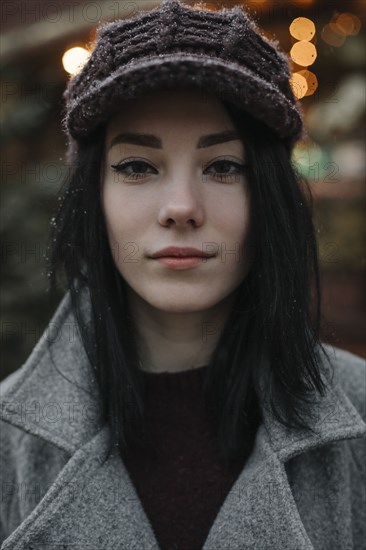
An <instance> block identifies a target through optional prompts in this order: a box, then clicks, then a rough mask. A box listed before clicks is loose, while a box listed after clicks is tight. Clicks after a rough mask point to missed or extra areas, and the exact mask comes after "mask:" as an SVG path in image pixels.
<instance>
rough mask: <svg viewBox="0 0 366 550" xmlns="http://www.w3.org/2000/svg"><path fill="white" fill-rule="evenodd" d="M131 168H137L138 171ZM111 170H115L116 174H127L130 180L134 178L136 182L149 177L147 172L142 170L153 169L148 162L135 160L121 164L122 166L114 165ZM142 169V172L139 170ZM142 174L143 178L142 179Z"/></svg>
mask: <svg viewBox="0 0 366 550" xmlns="http://www.w3.org/2000/svg"><path fill="white" fill-rule="evenodd" d="M130 167H132V168H137V170H130ZM111 168H113V170H115V172H118V173H119V174H125V175H126V176H127V177H128V178H132V179H134V180H138V179H142V178H144V176H146V175H147V172H146V171H144V170H141V168H142V169H143V168H151V169H152V170H154V168H152V167H151V166H150V165H149V164H147V163H146V162H143V161H141V160H133V161H129V162H121V163H120V164H112V165H111ZM139 168H140V170H139ZM141 174H142V177H141Z"/></svg>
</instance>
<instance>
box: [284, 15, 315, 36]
mask: <svg viewBox="0 0 366 550" xmlns="http://www.w3.org/2000/svg"><path fill="white" fill-rule="evenodd" d="M290 34H291V36H293V37H294V38H296V39H297V40H307V41H309V40H311V39H312V38H313V36H314V34H315V25H314V23H313V22H312V21H311V19H308V18H307V17H297V18H296V19H294V20H293V21H292V23H291V25H290Z"/></svg>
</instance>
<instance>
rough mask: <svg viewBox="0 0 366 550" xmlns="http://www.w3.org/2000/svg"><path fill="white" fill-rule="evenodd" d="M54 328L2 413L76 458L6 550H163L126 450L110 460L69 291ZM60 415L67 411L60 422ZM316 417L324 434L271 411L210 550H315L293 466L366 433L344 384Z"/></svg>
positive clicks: (224, 509)
mask: <svg viewBox="0 0 366 550" xmlns="http://www.w3.org/2000/svg"><path fill="white" fill-rule="evenodd" d="M51 323H53V325H56V326H57V327H59V330H60V331H61V333H62V335H63V336H64V338H63V339H62V338H58V339H55V341H54V342H52V346H51V353H49V351H48V348H47V346H46V341H45V339H46V338H47V335H46V333H45V334H44V335H43V336H42V339H41V340H40V342H39V343H38V344H37V346H36V347H35V349H34V350H33V352H32V354H31V356H30V358H29V359H28V361H27V363H26V364H25V365H24V367H23V369H21V372H20V373H19V374H17V376H16V379H14V383H13V384H11V385H10V387H9V388H8V389H7V391H6V394H5V398H4V399H3V401H2V407H1V417H2V418H3V419H4V420H5V421H7V422H9V423H11V424H14V425H16V426H18V427H20V428H22V429H24V430H25V431H26V432H28V433H32V434H34V435H37V436H38V437H40V438H43V439H45V440H46V441H50V442H52V443H53V444H55V445H57V446H58V447H59V448H61V449H63V450H66V451H67V452H69V454H70V460H69V461H68V462H67V464H66V466H65V467H64V468H63V469H62V470H61V472H60V473H59V475H58V477H57V479H56V480H55V482H54V483H53V485H52V486H51V487H50V489H49V490H48V491H47V493H46V494H45V496H44V497H43V498H42V500H41V501H40V502H39V504H38V505H37V506H36V507H35V509H34V510H33V511H32V512H31V514H30V515H29V516H28V517H27V518H26V519H25V520H24V521H23V522H22V523H21V525H20V526H19V527H18V528H17V529H16V530H15V531H14V532H13V533H12V534H11V535H10V537H9V538H8V539H7V541H6V543H4V545H3V547H2V548H3V549H4V550H14V549H21V548H25V547H27V548H28V547H29V548H31V547H32V546H35V547H39V548H49V547H50V548H51V547H56V546H57V547H60V548H69V547H70V548H83V549H99V548H120V549H126V550H127V549H128V550H130V549H132V550H133V549H136V550H137V549H139V550H140V549H141V548H144V549H152V550H153V549H159V545H158V543H157V540H156V538H155V536H154V533H153V529H152V526H151V524H150V522H149V520H148V518H147V515H146V514H145V511H144V509H143V505H142V503H141V501H140V499H139V497H138V495H137V493H136V491H135V488H134V486H133V483H132V482H131V479H130V477H129V474H128V472H127V470H126V468H125V466H124V463H123V462H122V460H121V459H120V457H119V455H118V454H111V455H110V456H108V449H109V442H110V429H109V427H108V426H107V425H105V424H102V422H101V418H100V405H99V401H98V395H97V392H96V389H95V388H96V382H95V378H94V374H93V373H92V372H91V369H90V367H89V366H88V362H87V358H86V356H85V354H84V352H83V349H82V345H81V341H80V337H79V335H78V332H77V330H76V322H75V320H74V317H73V315H72V313H71V311H70V296H69V294H66V295H65V297H64V299H63V300H62V302H61V304H60V306H59V308H58V310H57V311H56V313H55V316H54V317H53V319H52V321H51ZM67 325H68V326H69V330H70V327H71V330H72V334H73V337H72V338H71V339H70V337H69V336H68V335H69V334H70V332H69V330H68V331H66V329H65V326H67ZM65 337H66V341H65ZM50 368H52V369H53V370H52V376H50ZM34 395H36V396H37V399H36V400H35V399H34V398H33V397H32V396H34ZM37 403H38V405H37ZM51 403H53V405H52V407H53V408H52V407H51ZM32 407H33V408H32ZM37 407H38V408H37ZM57 407H58V408H57ZM60 407H61V409H60ZM57 410H58V411H60V410H61V412H62V414H61V416H60V421H59V422H58V423H57V422H55V414H57V413H55V411H57ZM26 411H28V413H29V412H30V411H33V413H34V411H38V412H39V414H26ZM65 411H66V412H65ZM70 411H73V412H72V413H70ZM314 411H315V415H314V419H313V423H312V427H313V428H314V433H309V432H308V431H306V432H305V431H296V432H294V431H293V430H288V429H286V428H285V427H284V426H283V425H282V424H281V423H278V422H277V421H276V420H275V419H274V418H273V417H272V415H271V413H270V412H269V410H268V409H267V408H266V407H264V409H263V413H264V422H263V423H262V424H261V425H260V427H259V429H258V432H257V436H256V441H255V446H254V449H253V452H252V454H251V456H250V458H249V459H248V461H247V463H246V465H245V467H244V469H243V470H242V472H241V474H240V476H239V477H238V479H237V480H236V482H235V483H234V485H233V487H232V489H231V491H230V492H229V494H228V495H227V497H226V499H225V501H224V503H223V504H222V506H221V508H220V510H219V512H218V514H217V516H216V519H215V521H214V523H213V525H212V527H211V529H210V532H209V534H208V537H207V539H206V542H205V544H204V547H203V550H217V549H218V548H220V550H233V549H238V550H244V549H246V548H248V549H249V548H250V549H253V548H260V549H261V550H267V549H268V550H269V549H272V548H281V549H283V550H286V549H288V550H290V549H293V548H296V549H298V550H312V549H313V546H312V544H311V541H310V539H309V537H308V535H307V533H306V531H305V528H304V525H303V523H302V521H301V518H300V516H299V512H298V509H297V506H296V503H295V500H294V498H293V495H292V492H291V488H290V485H289V482H288V479H287V475H286V471H285V467H284V464H285V462H286V461H287V460H289V459H290V458H292V457H294V456H296V455H298V454H300V453H303V452H306V451H307V450H311V449H314V448H316V447H319V446H321V445H324V444H325V443H328V442H331V441H336V440H339V439H348V438H354V437H361V436H362V435H364V434H365V433H366V425H365V423H364V422H363V420H362V418H361V417H360V415H359V414H358V412H357V411H356V409H355V408H354V406H353V405H352V403H351V402H350V401H349V399H348V397H347V396H346V394H345V393H344V392H343V390H342V389H341V388H340V387H338V386H334V387H332V388H331V387H329V391H328V393H327V395H326V396H325V397H324V398H322V399H320V398H319V399H318V400H317V401H316V402H315V403H314ZM52 414H53V416H52ZM58 414H60V412H59V413H58ZM50 415H51V416H52V418H51V417H50ZM37 545H38V546H37Z"/></svg>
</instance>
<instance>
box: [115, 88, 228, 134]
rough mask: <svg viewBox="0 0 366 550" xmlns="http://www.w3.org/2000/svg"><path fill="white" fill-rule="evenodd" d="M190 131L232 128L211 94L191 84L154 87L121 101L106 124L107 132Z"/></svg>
mask: <svg viewBox="0 0 366 550" xmlns="http://www.w3.org/2000/svg"><path fill="white" fill-rule="evenodd" d="M178 128H179V130H180V131H181V132H190V133H192V134H198V133H200V134H203V133H209V132H210V131H219V130H228V129H234V124H233V122H232V120H231V118H230V115H229V114H228V112H227V110H226V109H225V107H224V105H223V104H222V103H221V101H220V99H219V98H218V97H216V96H215V95H212V94H209V93H208V92H206V91H203V90H199V89H194V88H180V89H162V90H154V91H153V92H152V93H149V94H148V95H147V94H145V95H143V96H142V97H139V98H136V99H132V100H128V101H125V102H121V104H120V105H119V106H118V107H117V109H115V111H114V112H113V115H112V116H111V117H110V119H109V121H108V124H107V136H108V137H112V135H114V134H115V133H116V132H118V131H120V130H122V129H123V130H125V131H131V130H135V131H145V130H149V131H151V132H152V133H160V134H162V133H164V132H169V131H171V130H172V129H175V131H176V130H177V129H178Z"/></svg>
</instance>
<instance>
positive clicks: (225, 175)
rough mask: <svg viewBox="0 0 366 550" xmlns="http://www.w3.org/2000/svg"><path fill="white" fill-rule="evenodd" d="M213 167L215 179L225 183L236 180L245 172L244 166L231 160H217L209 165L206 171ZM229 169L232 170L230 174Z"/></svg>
mask: <svg viewBox="0 0 366 550" xmlns="http://www.w3.org/2000/svg"><path fill="white" fill-rule="evenodd" d="M213 166H215V167H216V170H214V172H215V173H216V176H215V177H217V178H218V179H219V180H220V181H225V182H232V181H235V180H237V179H238V178H240V176H241V175H242V174H243V173H244V171H245V165H244V164H238V163H237V162H233V161H231V160H217V161H216V162H214V163H213V164H211V166H209V168H208V169H211V168H212V167H213ZM217 167H218V168H217ZM220 168H221V169H220ZM230 168H233V169H234V170H233V171H231V172H230ZM208 169H207V170H208ZM207 170H206V171H207Z"/></svg>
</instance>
